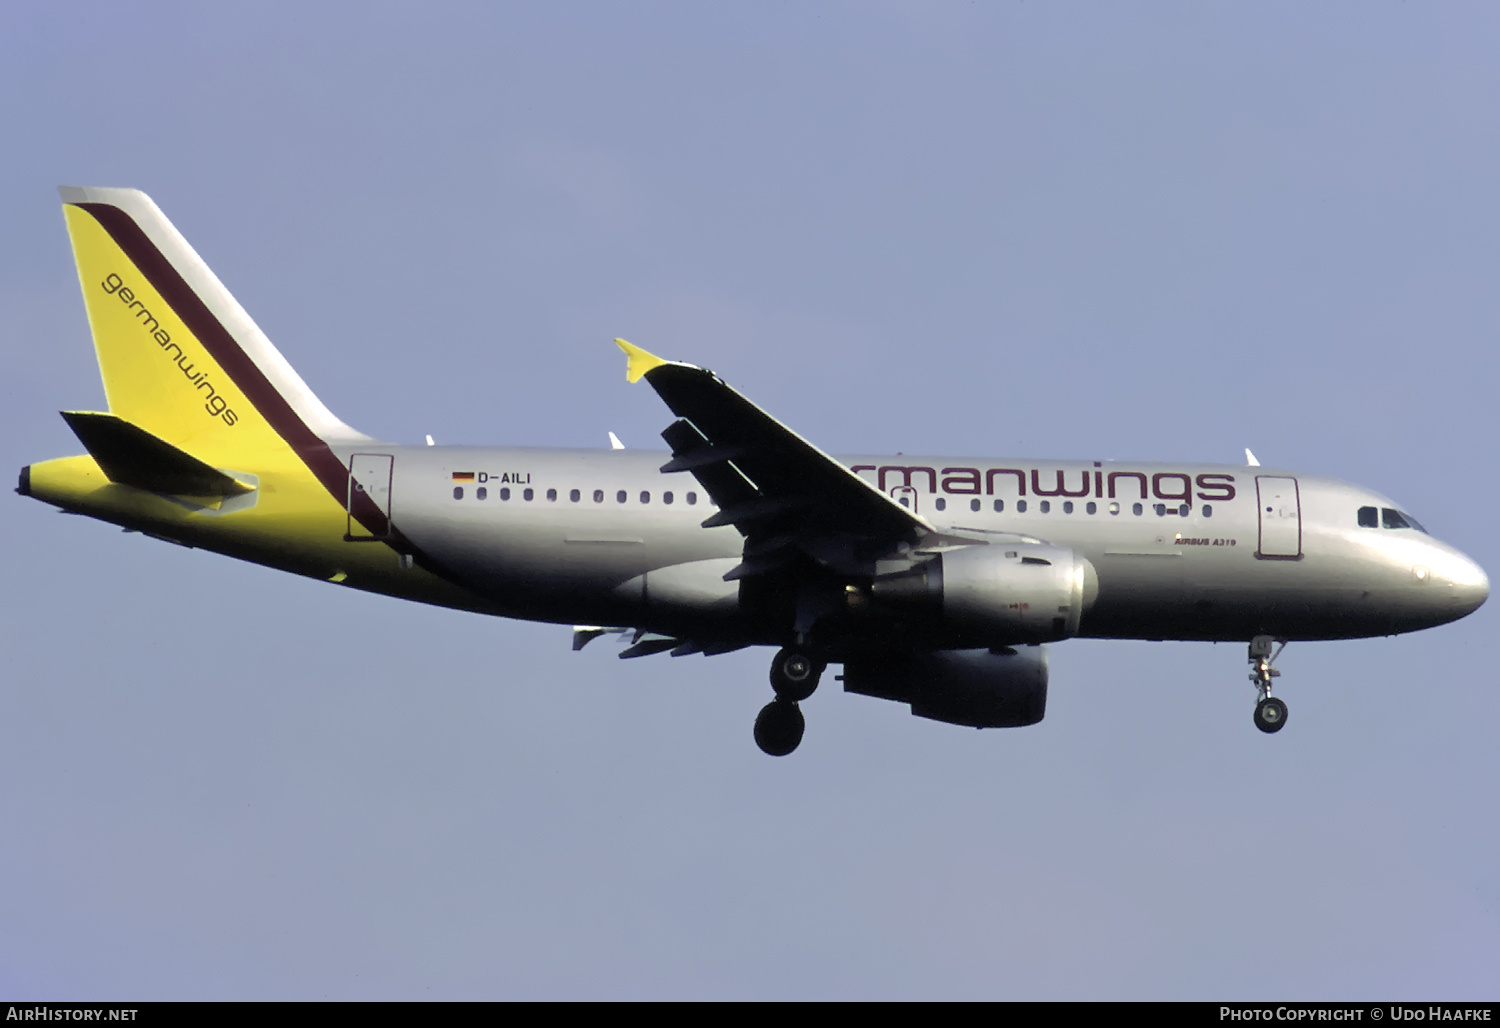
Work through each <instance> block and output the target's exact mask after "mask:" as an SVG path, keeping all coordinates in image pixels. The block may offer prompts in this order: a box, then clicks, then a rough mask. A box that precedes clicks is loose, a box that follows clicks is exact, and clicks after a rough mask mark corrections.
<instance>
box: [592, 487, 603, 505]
mask: <svg viewBox="0 0 1500 1028" xmlns="http://www.w3.org/2000/svg"><path fill="white" fill-rule="evenodd" d="M594 502H595V503H603V502H604V490H603V489H595V490H594Z"/></svg>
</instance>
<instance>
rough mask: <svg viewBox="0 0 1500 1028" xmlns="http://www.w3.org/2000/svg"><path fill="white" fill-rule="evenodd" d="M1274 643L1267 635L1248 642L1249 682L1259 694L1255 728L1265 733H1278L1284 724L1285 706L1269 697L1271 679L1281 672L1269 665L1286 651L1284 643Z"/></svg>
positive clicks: (1277, 676)
mask: <svg viewBox="0 0 1500 1028" xmlns="http://www.w3.org/2000/svg"><path fill="white" fill-rule="evenodd" d="M1276 642H1277V640H1276V639H1275V638H1273V637H1272V636H1269V635H1257V636H1256V637H1255V638H1254V639H1251V640H1250V681H1252V682H1254V683H1255V687H1256V689H1257V690H1258V691H1259V693H1260V702H1258V703H1256V705H1255V727H1256V728H1259V729H1260V730H1261V731H1262V732H1266V733H1270V732H1279V731H1281V727H1282V726H1283V725H1285V724H1286V704H1285V703H1283V702H1282V701H1281V700H1279V699H1277V698H1276V697H1275V696H1272V695H1271V679H1273V678H1279V677H1281V672H1280V671H1278V670H1276V669H1275V668H1274V667H1272V666H1271V665H1272V664H1274V663H1275V662H1276V658H1277V657H1279V656H1281V651H1282V650H1284V649H1286V643H1285V642H1284V641H1283V642H1282V643H1281V645H1280V646H1276ZM1273 646H1275V647H1276V649H1275V651H1274V652H1273V651H1272V649H1271V648H1272V647H1273Z"/></svg>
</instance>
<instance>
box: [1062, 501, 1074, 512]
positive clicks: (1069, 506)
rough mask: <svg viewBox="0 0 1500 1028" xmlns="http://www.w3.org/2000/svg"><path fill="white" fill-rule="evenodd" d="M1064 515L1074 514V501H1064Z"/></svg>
mask: <svg viewBox="0 0 1500 1028" xmlns="http://www.w3.org/2000/svg"><path fill="white" fill-rule="evenodd" d="M1063 513H1064V514H1071V513H1073V501H1072V500H1064V501H1063Z"/></svg>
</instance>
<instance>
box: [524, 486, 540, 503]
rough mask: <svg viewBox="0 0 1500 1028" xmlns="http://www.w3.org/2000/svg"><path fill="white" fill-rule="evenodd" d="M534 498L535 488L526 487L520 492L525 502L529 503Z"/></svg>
mask: <svg viewBox="0 0 1500 1028" xmlns="http://www.w3.org/2000/svg"><path fill="white" fill-rule="evenodd" d="M535 498H536V490H535V489H530V488H528V489H526V490H525V491H524V492H522V493H521V499H523V500H525V501H526V502H527V503H530V502H531V501H532V500H533V499H535Z"/></svg>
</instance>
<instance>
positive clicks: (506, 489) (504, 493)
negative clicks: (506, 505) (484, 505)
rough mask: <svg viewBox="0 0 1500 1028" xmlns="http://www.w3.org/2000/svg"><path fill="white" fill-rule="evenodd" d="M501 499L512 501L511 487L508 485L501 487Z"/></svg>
mask: <svg viewBox="0 0 1500 1028" xmlns="http://www.w3.org/2000/svg"><path fill="white" fill-rule="evenodd" d="M500 499H502V500H508V499H510V486H508V485H507V486H501V487H500Z"/></svg>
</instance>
